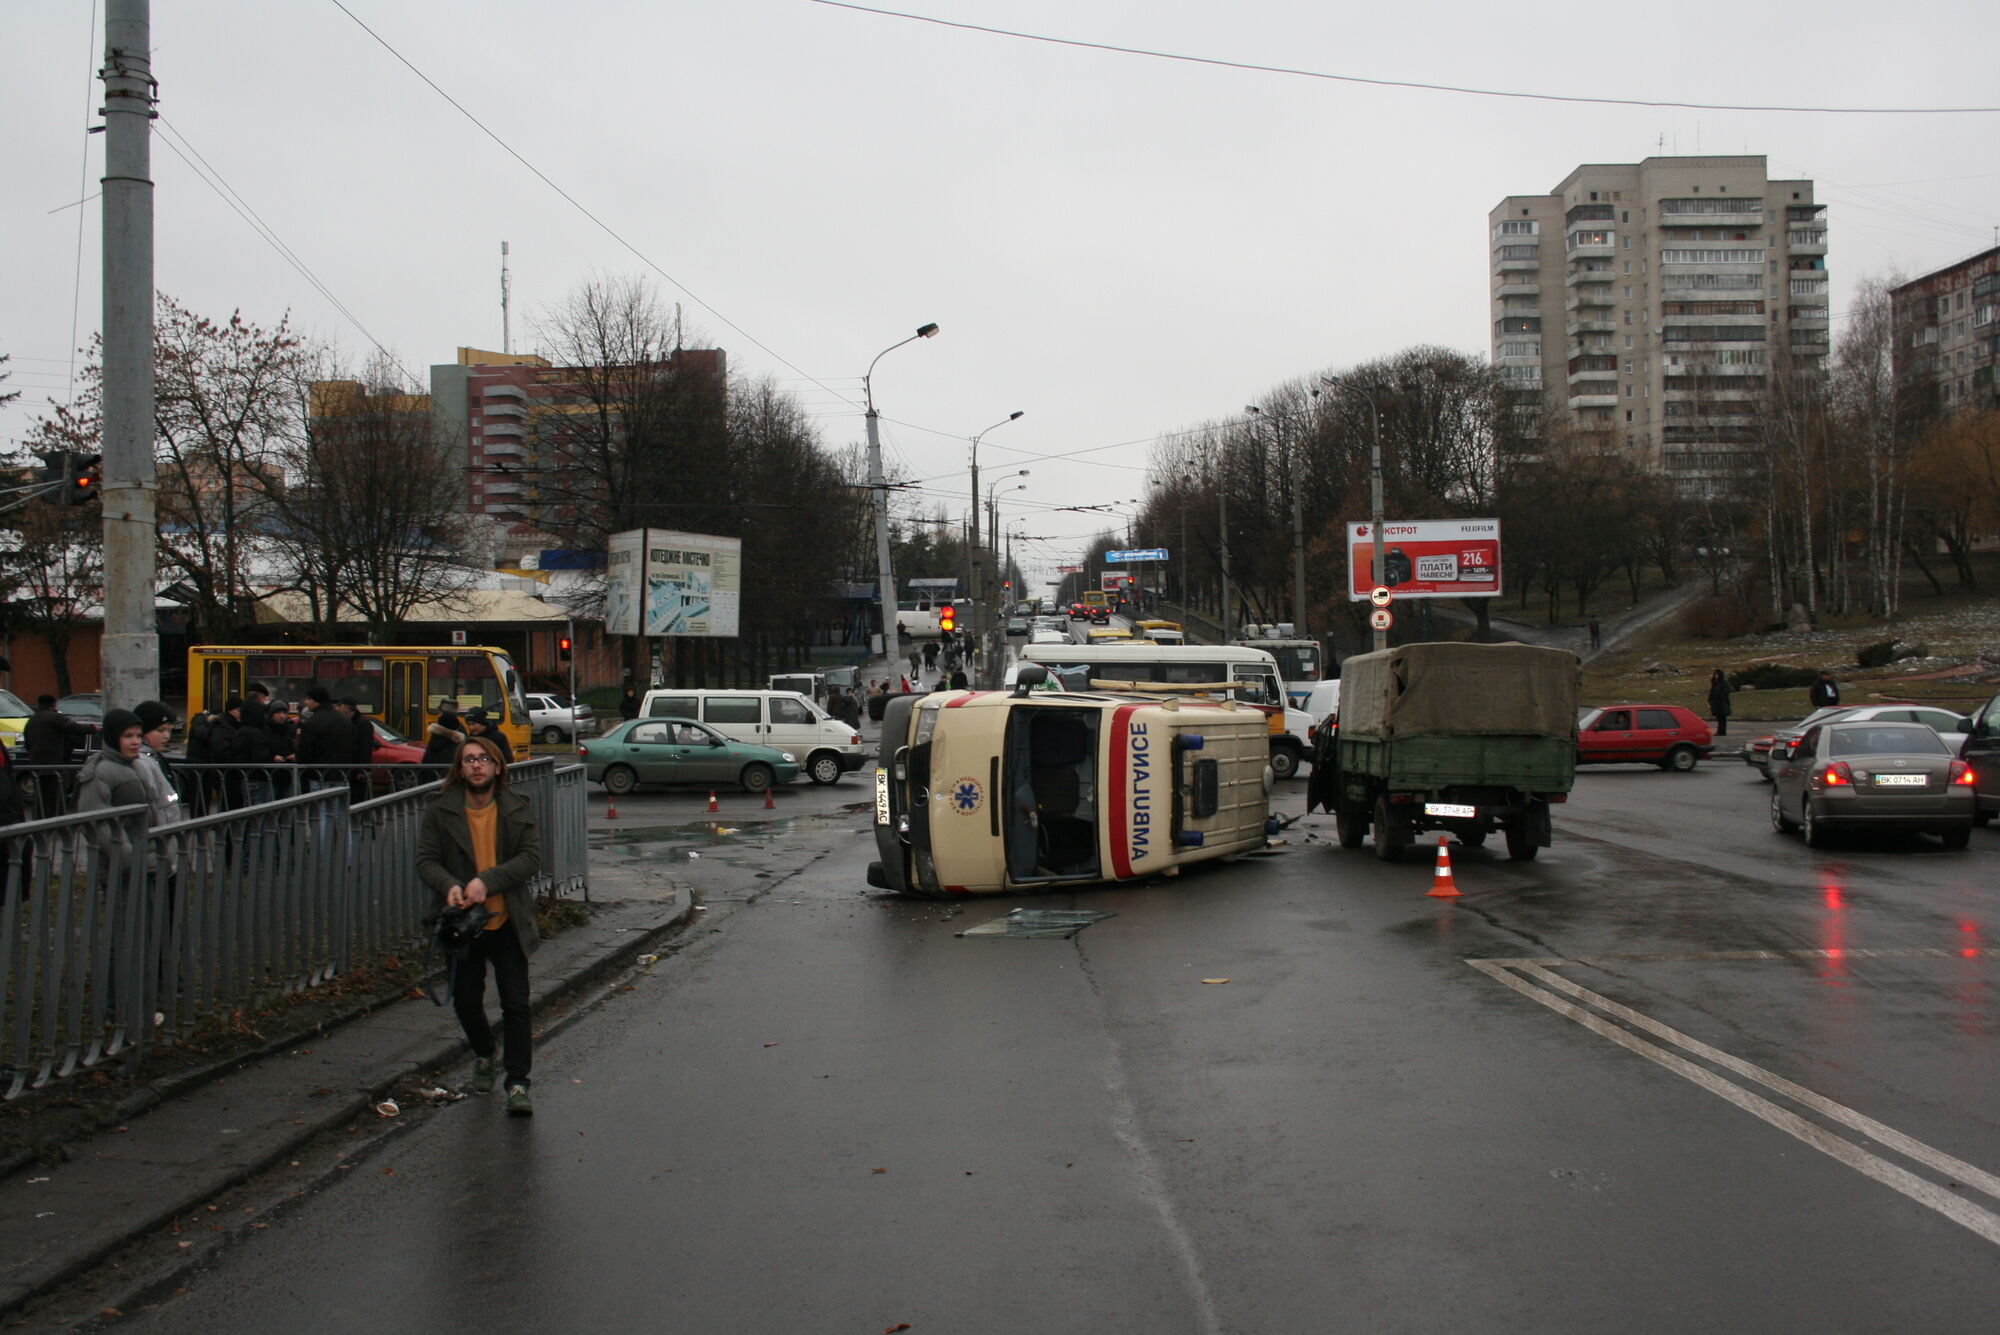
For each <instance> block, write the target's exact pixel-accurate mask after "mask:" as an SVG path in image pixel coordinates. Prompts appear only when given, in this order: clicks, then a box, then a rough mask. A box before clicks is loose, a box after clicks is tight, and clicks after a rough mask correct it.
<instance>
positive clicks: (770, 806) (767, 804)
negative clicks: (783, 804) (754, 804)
mask: <svg viewBox="0 0 2000 1335" xmlns="http://www.w3.org/2000/svg"><path fill="white" fill-rule="evenodd" d="M777 809H778V804H777V803H776V802H773V801H772V800H771V790H770V789H769V788H766V789H765V790H764V810H766V811H776V810H777Z"/></svg>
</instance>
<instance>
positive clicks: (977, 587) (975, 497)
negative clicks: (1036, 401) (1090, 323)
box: [966, 408, 1026, 645]
mask: <svg viewBox="0 0 2000 1335" xmlns="http://www.w3.org/2000/svg"><path fill="white" fill-rule="evenodd" d="M1025 411H1026V409H1022V408H1017V409H1015V410H1014V411H1013V412H1011V413H1008V414H1007V415H1006V416H1005V417H1003V418H1001V419H1000V420H999V421H997V422H995V423H994V424H993V425H992V426H989V427H987V428H986V429H985V430H984V431H981V432H980V433H979V434H978V435H976V436H974V437H973V438H972V535H971V537H970V539H969V540H968V541H967V543H966V551H967V553H968V560H969V562H970V565H971V569H970V570H968V571H967V572H966V576H967V579H966V582H967V584H968V585H969V587H968V588H967V589H966V592H967V593H969V594H971V595H972V642H973V644H975V645H983V644H984V643H985V642H986V625H985V611H984V608H985V596H986V580H985V578H984V576H985V567H986V562H985V559H984V555H983V553H984V549H983V548H982V547H980V545H979V442H980V440H981V439H982V438H984V437H985V436H986V434H987V432H991V431H998V430H999V429H1000V428H1001V427H1003V426H1006V425H1007V423H1009V422H1018V421H1020V420H1021V415H1022V413H1023V412H1025ZM989 527H990V526H989Z"/></svg>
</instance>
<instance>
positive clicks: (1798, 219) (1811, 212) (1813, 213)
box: [1785, 204, 1826, 223]
mask: <svg viewBox="0 0 2000 1335" xmlns="http://www.w3.org/2000/svg"><path fill="white" fill-rule="evenodd" d="M1785 221H1786V222H1788V223H1823V222H1825V221H1826V205H1824V204H1788V205H1786V207H1785Z"/></svg>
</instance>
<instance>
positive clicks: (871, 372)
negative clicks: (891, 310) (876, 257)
mask: <svg viewBox="0 0 2000 1335" xmlns="http://www.w3.org/2000/svg"><path fill="white" fill-rule="evenodd" d="M937 331H938V327H937V325H936V324H927V325H922V326H919V327H918V329H917V332H916V333H914V334H912V335H910V336H909V337H908V338H906V339H904V340H903V342H902V343H891V344H890V345H889V346H888V347H886V348H884V349H882V351H880V352H878V353H876V354H875V361H871V362H869V363H868V370H867V372H866V373H865V374H863V375H862V377H861V397H862V398H863V399H864V400H865V401H866V403H867V405H868V486H869V488H870V489H871V490H873V492H874V493H875V569H876V572H877V589H876V592H877V595H878V596H879V597H880V598H881V599H882V654H883V656H884V657H885V658H887V659H889V660H890V662H891V663H894V661H895V658H896V610H897V608H896V570H895V567H894V565H893V564H892V563H891V561H890V556H889V480H888V478H886V477H884V476H883V475H882V433H881V428H880V426H879V425H877V418H876V413H875V389H874V376H875V362H879V361H881V360H882V359H883V358H884V357H886V356H888V355H889V354H890V353H892V352H894V351H895V350H896V349H897V348H900V347H902V346H903V343H914V342H916V341H917V340H918V339H920V338H931V337H934V336H935V335H936V334H937Z"/></svg>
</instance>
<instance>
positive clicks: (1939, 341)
mask: <svg viewBox="0 0 2000 1335" xmlns="http://www.w3.org/2000/svg"><path fill="white" fill-rule="evenodd" d="M1889 304H1890V311H1891V312H1892V315H1893V318H1894V323H1895V329H1896V347H1895V356H1894V361H1895V367H1896V383H1897V384H1898V385H1899V386H1903V387H1905V388H1907V389H1909V390H1912V391H1916V393H1917V399H1918V401H1920V402H1922V403H1923V404H1924V405H1925V408H1926V409H1927V410H1929V411H1935V412H1939V413H1955V412H1958V411H1960V410H1961V409H1965V408H2000V388H1996V386H1995V385H1994V383H1993V367H1994V363H1995V362H1996V361H2000V246H1995V247H1994V248H1993V249H1991V250H1984V251H1981V252H1980V253H1979V254H1977V255H1974V256H1972V257H1971V258H1970V259H1964V260H1960V261H1959V262H1958V263H1956V264H1950V265H1946V266H1945V267H1944V268H1942V269H1938V270H1936V271H1935V272H1932V273H1927V274H1925V275H1924V276H1923V277H1921V278H1915V279H1912V280H1910V281H1909V282H1907V283H1905V284H1903V285H1902V286H1901V287H1899V288H1896V289H1894V290H1893V291H1891V292H1890V293H1889Z"/></svg>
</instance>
